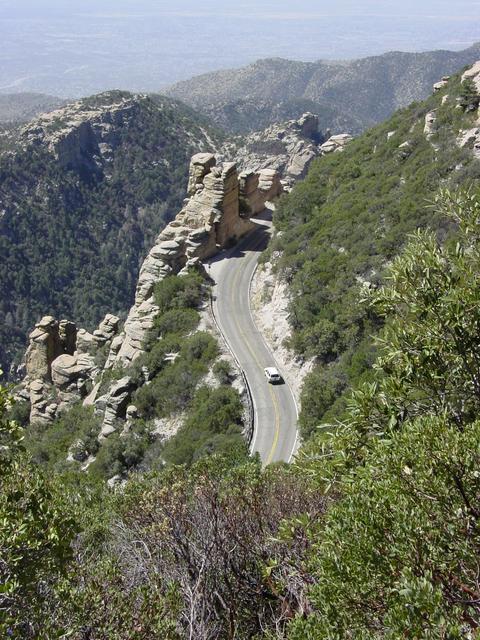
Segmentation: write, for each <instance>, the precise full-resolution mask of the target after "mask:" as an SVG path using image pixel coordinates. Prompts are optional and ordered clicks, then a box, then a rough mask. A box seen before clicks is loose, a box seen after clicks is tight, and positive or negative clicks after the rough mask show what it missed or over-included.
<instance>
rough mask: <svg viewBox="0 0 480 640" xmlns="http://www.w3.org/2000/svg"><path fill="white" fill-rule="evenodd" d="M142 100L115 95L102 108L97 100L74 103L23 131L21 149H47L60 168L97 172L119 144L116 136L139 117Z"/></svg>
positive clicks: (35, 122)
mask: <svg viewBox="0 0 480 640" xmlns="http://www.w3.org/2000/svg"><path fill="white" fill-rule="evenodd" d="M108 95H109V96H111V97H113V96H114V94H113V93H110V94H108ZM142 98H143V96H132V95H129V94H121V93H118V94H117V96H116V99H115V100H113V101H112V100H107V101H105V104H102V100H101V96H99V97H98V99H97V100H95V99H93V100H92V102H91V103H89V102H88V101H86V100H80V101H77V102H74V103H72V104H69V105H67V106H66V107H62V108H61V109H58V110H56V111H51V112H50V113H46V114H43V115H41V116H40V117H39V118H37V119H36V120H34V121H33V122H32V123H31V124H29V125H27V126H26V127H24V129H23V130H22V133H21V139H22V141H23V143H24V145H25V146H31V145H34V146H42V147H46V148H48V150H49V151H50V152H51V153H52V154H53V155H54V156H55V158H56V160H57V161H58V163H59V164H60V166H62V167H65V168H68V169H74V170H76V171H81V170H87V171H89V172H93V173H95V172H98V171H99V170H100V169H101V168H102V167H103V165H104V164H105V163H107V162H108V161H109V160H110V159H111V157H112V154H113V151H114V150H115V148H116V147H117V146H118V145H119V144H120V140H121V138H120V135H119V132H120V131H121V130H122V128H124V127H126V126H128V124H129V122H131V120H132V119H133V118H135V117H136V115H137V114H138V113H139V110H140V108H141V100H142Z"/></svg>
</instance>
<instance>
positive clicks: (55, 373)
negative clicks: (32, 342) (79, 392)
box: [52, 354, 94, 389]
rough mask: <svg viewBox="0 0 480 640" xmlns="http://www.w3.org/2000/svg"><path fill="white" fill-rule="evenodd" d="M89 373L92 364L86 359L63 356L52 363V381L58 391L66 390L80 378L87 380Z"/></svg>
mask: <svg viewBox="0 0 480 640" xmlns="http://www.w3.org/2000/svg"><path fill="white" fill-rule="evenodd" d="M93 364H94V363H93ZM91 371H92V362H91V361H90V360H89V359H88V358H82V357H81V356H78V355H74V356H71V355H68V354H64V355H61V356H58V358H56V359H55V360H54V361H53V362H52V381H53V384H54V385H55V387H57V388H58V389H66V388H68V387H70V386H71V385H72V384H74V383H77V381H78V380H79V379H80V378H82V379H86V378H88V377H89V374H90V373H91Z"/></svg>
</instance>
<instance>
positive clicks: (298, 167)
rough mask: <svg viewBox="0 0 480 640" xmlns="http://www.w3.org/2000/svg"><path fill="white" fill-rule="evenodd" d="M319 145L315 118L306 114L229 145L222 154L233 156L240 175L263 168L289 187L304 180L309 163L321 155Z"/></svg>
mask: <svg viewBox="0 0 480 640" xmlns="http://www.w3.org/2000/svg"><path fill="white" fill-rule="evenodd" d="M321 142H323V137H322V135H321V133H320V132H319V130H318V117H317V116H315V115H313V114H311V113H305V114H304V115H303V116H302V117H301V118H299V119H298V120H290V121H288V122H286V123H283V124H275V125H272V126H271V127H269V128H268V129H266V130H265V131H259V132H256V133H252V134H250V135H249V136H247V137H246V138H242V139H241V140H239V141H237V142H236V143H233V144H232V143H228V144H227V145H225V147H224V149H223V150H222V154H223V155H225V156H226V157H232V156H233V155H234V156H235V158H236V162H237V165H238V167H239V169H240V171H241V172H242V173H243V172H261V171H264V170H266V169H270V170H272V171H275V172H277V173H278V174H279V175H280V178H281V180H282V182H283V184H284V185H285V186H286V187H287V188H288V187H290V186H292V185H293V183H294V182H295V181H296V180H299V179H301V178H304V177H305V176H306V174H307V173H308V169H309V167H310V164H311V163H312V161H313V160H314V159H315V158H316V157H318V156H319V155H321V154H322V151H321V150H320V147H319V144H320V143H321Z"/></svg>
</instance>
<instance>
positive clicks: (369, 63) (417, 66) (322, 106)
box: [164, 43, 480, 133]
mask: <svg viewBox="0 0 480 640" xmlns="http://www.w3.org/2000/svg"><path fill="white" fill-rule="evenodd" d="M478 58H480V43H476V44H474V45H473V46H471V47H469V48H468V49H465V50H463V51H429V52H425V53H402V52H398V51H394V52H390V53H385V54H383V55H380V56H373V57H369V58H362V59H359V60H352V61H342V62H330V61H319V62H297V61H293V60H284V59H280V58H271V59H265V60H259V61H257V62H255V63H253V64H251V65H249V66H247V67H242V68H240V69H231V70H227V71H218V72H215V73H207V74H205V75H201V76H197V77H195V78H192V79H191V80H187V81H184V82H179V83H177V84H175V85H173V86H171V87H169V88H168V89H167V90H165V91H164V93H166V94H167V95H170V96H172V97H175V98H178V99H180V100H182V101H183V102H185V103H186V104H188V105H190V106H191V107H193V108H195V109H197V110H198V111H200V112H202V113H204V114H205V115H207V116H209V117H210V118H212V119H213V120H214V122H215V123H216V124H217V125H219V126H221V127H223V128H224V129H227V130H229V131H234V132H237V133H242V132H247V131H252V130H256V129H261V128H264V127H266V126H268V125H270V124H272V123H273V122H276V121H279V120H285V119H287V118H297V117H299V116H300V115H301V114H302V113H304V112H305V111H306V110H310V111H312V112H314V113H316V114H318V115H319V117H320V126H321V128H322V129H324V130H325V129H331V130H332V132H333V133H336V132H339V131H344V130H345V131H348V132H350V133H360V132H361V131H363V130H365V129H367V128H368V127H370V126H373V125H375V124H377V123H379V122H381V121H383V120H385V119H386V118H388V117H389V116H390V115H391V114H392V113H393V112H394V111H395V110H396V109H398V108H401V107H405V106H407V105H409V104H410V103H411V102H414V101H416V100H423V99H425V98H426V97H427V96H428V95H429V94H430V93H431V91H432V85H433V84H434V83H435V82H437V81H438V80H440V78H441V77H442V76H444V75H450V74H452V73H455V72H457V71H458V70H459V69H460V68H462V67H464V66H466V65H471V64H472V63H473V62H474V61H475V60H477V59H478Z"/></svg>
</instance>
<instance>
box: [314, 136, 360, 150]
mask: <svg viewBox="0 0 480 640" xmlns="http://www.w3.org/2000/svg"><path fill="white" fill-rule="evenodd" d="M352 140H353V137H352V136H351V135H349V134H348V133H340V134H339V135H336V136H330V138H328V140H327V141H326V142H324V143H323V144H322V145H320V151H321V152H322V153H323V154H325V153H335V152H336V151H343V150H344V148H345V146H346V145H347V144H348V143H349V142H351V141H352Z"/></svg>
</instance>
